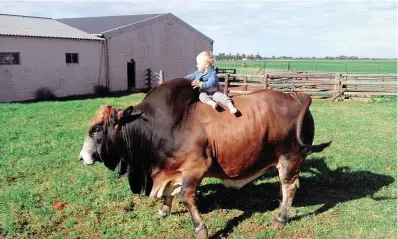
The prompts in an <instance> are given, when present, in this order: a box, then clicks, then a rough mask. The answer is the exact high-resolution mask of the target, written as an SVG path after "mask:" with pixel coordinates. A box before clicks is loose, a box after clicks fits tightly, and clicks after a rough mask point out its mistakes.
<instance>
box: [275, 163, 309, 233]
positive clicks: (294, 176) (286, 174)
mask: <svg viewBox="0 0 398 239" xmlns="http://www.w3.org/2000/svg"><path fill="white" fill-rule="evenodd" d="M303 161H304V159H303V158H301V156H297V157H292V156H287V155H282V156H280V158H279V162H278V165H277V168H278V172H279V179H280V182H281V193H282V203H281V208H280V211H279V214H278V217H277V218H275V220H274V226H279V225H283V224H286V223H287V222H288V219H289V214H290V210H291V206H292V202H293V198H294V195H295V193H296V189H297V188H298V187H299V172H298V170H299V168H300V166H301V163H302V162H303Z"/></svg>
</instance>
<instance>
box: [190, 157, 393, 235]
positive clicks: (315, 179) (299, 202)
mask: <svg viewBox="0 0 398 239" xmlns="http://www.w3.org/2000/svg"><path fill="white" fill-rule="evenodd" d="M301 172H303V173H304V172H310V173H312V174H313V176H311V177H304V176H303V177H300V188H299V189H298V190H297V192H296V196H295V198H294V201H293V207H302V206H312V205H322V204H323V205H322V206H321V207H320V208H319V209H317V210H316V211H314V212H312V213H308V214H305V215H300V216H296V217H293V218H291V220H300V219H301V218H303V217H306V216H308V215H312V214H315V215H317V214H319V213H323V212H325V211H327V210H329V209H330V208H333V207H334V206H335V205H336V204H338V203H343V202H346V201H350V200H355V199H360V198H364V197H371V198H373V195H374V194H375V193H376V192H377V191H379V190H380V189H381V188H382V187H384V186H387V185H389V184H391V183H393V182H394V178H393V177H391V176H388V175H383V174H376V173H372V172H369V171H354V172H352V171H351V170H350V168H349V167H339V168H337V169H335V170H332V169H330V168H329V167H328V166H327V164H326V162H325V159H324V158H315V159H314V158H313V159H310V160H306V161H305V163H304V165H303V167H302V169H301ZM271 176H277V174H276V172H271V173H268V174H266V175H264V176H263V177H262V178H264V177H271ZM260 179H261V178H260ZM199 192H200V193H199V196H198V201H197V202H198V208H199V210H200V211H201V212H202V213H208V212H211V211H213V210H215V209H238V210H242V211H244V213H243V214H242V215H240V216H238V217H235V218H233V219H231V220H230V221H229V222H228V223H227V226H226V227H225V228H224V229H222V230H220V231H218V232H216V233H215V234H214V235H213V236H212V237H211V238H222V237H226V236H228V234H229V233H231V232H232V231H233V228H234V227H236V226H237V225H239V223H240V222H242V221H244V220H246V219H248V218H250V217H251V216H252V215H253V214H254V213H259V212H260V213H262V212H266V211H272V210H275V209H277V208H278V207H279V199H280V196H279V183H261V184H259V185H254V184H249V185H246V186H245V187H243V188H242V189H240V190H236V189H231V188H226V187H224V186H223V185H221V184H208V185H203V186H201V187H200V189H199ZM386 199H393V198H374V200H386Z"/></svg>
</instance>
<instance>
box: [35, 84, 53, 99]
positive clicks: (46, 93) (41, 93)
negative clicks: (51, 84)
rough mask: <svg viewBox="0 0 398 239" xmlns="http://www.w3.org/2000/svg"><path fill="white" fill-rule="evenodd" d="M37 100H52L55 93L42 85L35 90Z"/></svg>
mask: <svg viewBox="0 0 398 239" xmlns="http://www.w3.org/2000/svg"><path fill="white" fill-rule="evenodd" d="M35 98H36V100H52V99H55V94H54V93H53V91H52V90H51V89H49V88H47V87H42V88H39V89H37V90H36V92H35Z"/></svg>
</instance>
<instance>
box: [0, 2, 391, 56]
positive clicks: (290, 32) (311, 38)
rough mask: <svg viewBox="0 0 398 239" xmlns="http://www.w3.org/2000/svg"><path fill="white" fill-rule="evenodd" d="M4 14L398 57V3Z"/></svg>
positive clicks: (44, 6)
mask: <svg viewBox="0 0 398 239" xmlns="http://www.w3.org/2000/svg"><path fill="white" fill-rule="evenodd" d="M0 13H2V14H15V15H27V16H38V17H49V18H68V17H93V16H115V15H134V14H153V13H172V14H174V15H175V16H177V17H179V18H180V19H182V20H183V21H185V22H186V23H188V24H189V25H191V26H193V27H194V28H196V29H197V30H199V31H200V32H202V33H203V34H205V35H206V36H208V37H209V38H211V39H213V40H214V45H213V47H214V48H213V51H214V53H215V54H218V53H226V54H228V53H232V54H236V53H239V54H242V53H244V54H246V55H247V54H257V53H259V54H260V55H261V56H267V57H272V56H276V57H278V56H292V57H313V56H315V57H325V56H340V55H345V56H358V57H377V58H396V57H397V1H396V0H389V1H386V0H384V1H383V0H376V1H362V0H351V1H337V0H335V1H330V0H329V1H327V0H318V1H315V0H314V1H309V0H295V1H293V0H290V1H286V0H280V1H277V0H273V1H242V0H240V1H206V0H202V1H197V2H195V1H100V2H99V1H46V2H43V1H2V0H0Z"/></svg>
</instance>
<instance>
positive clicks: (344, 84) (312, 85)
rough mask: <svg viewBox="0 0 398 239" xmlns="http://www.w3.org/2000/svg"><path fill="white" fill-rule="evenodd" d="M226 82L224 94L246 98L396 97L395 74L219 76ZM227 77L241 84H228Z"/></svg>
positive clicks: (333, 98) (224, 83) (286, 73)
mask: <svg viewBox="0 0 398 239" xmlns="http://www.w3.org/2000/svg"><path fill="white" fill-rule="evenodd" d="M220 76H223V77H224V78H225V81H224V82H223V83H221V84H223V85H224V93H226V94H230V95H234V94H245V93H250V92H252V91H254V90H258V89H261V88H262V89H273V90H277V91H281V92H304V93H307V94H309V95H311V96H313V97H314V98H324V99H325V98H326V99H330V101H334V100H336V99H338V98H348V97H354V96H355V97H358V96H359V97H368V96H374V95H397V75H396V74H365V73H361V74H359V73H344V74H341V73H301V72H268V73H267V74H265V73H264V74H262V75H242V74H228V73H225V74H220ZM230 77H236V78H238V79H240V82H230V80H229V79H230Z"/></svg>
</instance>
